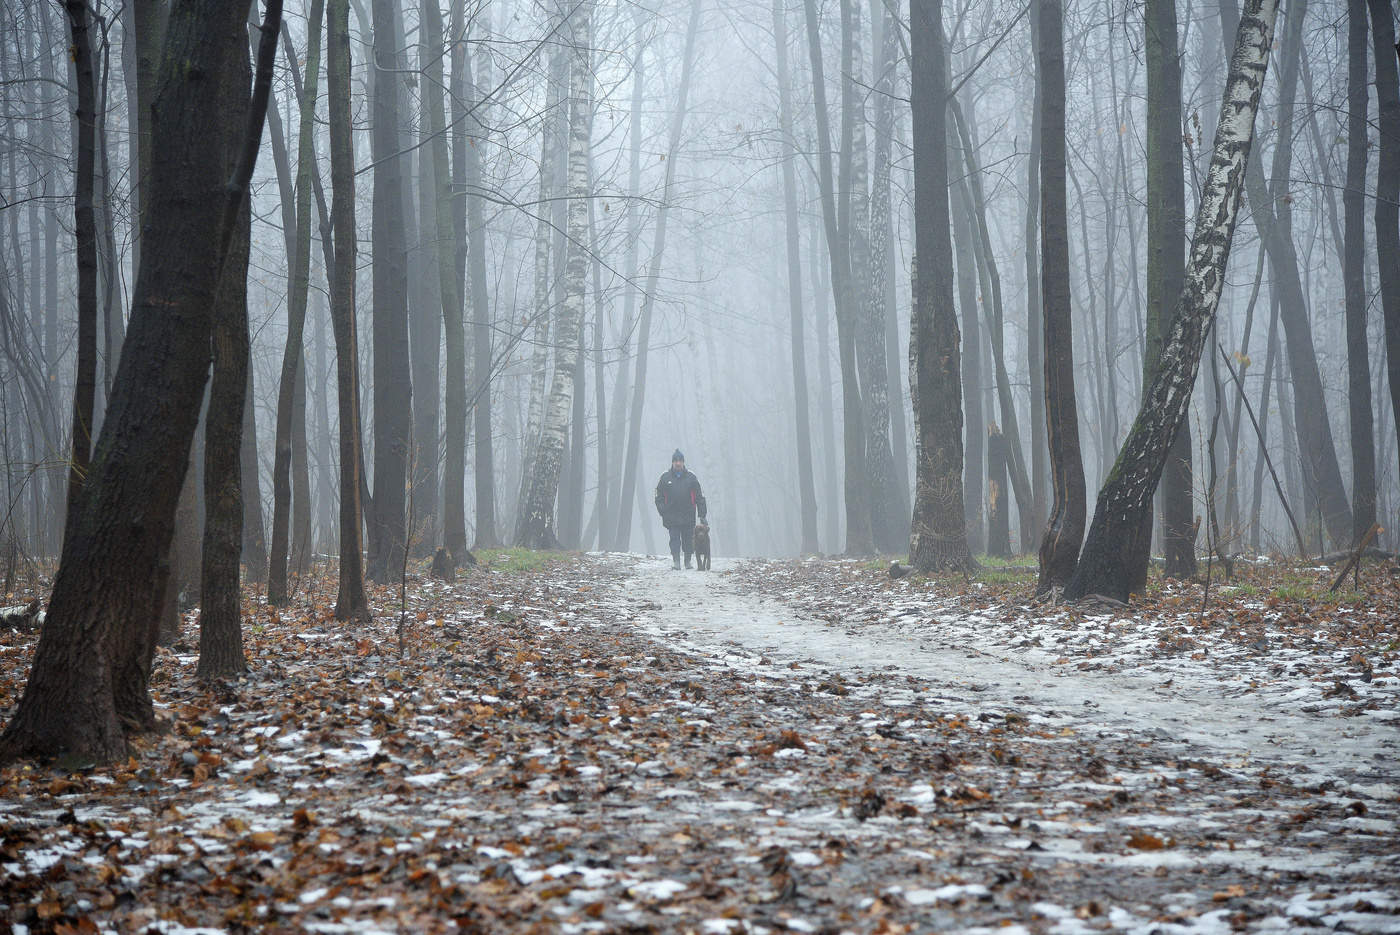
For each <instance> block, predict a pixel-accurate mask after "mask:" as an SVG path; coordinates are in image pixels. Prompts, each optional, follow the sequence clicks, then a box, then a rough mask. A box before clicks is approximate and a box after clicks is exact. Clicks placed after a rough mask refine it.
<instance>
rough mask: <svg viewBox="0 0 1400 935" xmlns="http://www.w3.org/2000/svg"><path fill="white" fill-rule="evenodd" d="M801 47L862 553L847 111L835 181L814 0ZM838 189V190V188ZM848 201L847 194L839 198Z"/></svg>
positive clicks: (849, 485) (854, 547) (860, 408)
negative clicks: (844, 213) (842, 208)
mask: <svg viewBox="0 0 1400 935" xmlns="http://www.w3.org/2000/svg"><path fill="white" fill-rule="evenodd" d="M803 9H804V11H805V13H806V19H807V49H808V52H809V55H810V58H811V62H812V104H813V111H814V113H815V115H816V130H817V168H818V172H817V175H818V184H819V186H820V188H821V201H822V223H823V226H824V227H825V229H826V248H827V253H828V255H829V257H830V260H831V286H832V297H833V299H834V300H835V306H836V341H837V347H838V352H839V359H840V364H841V413H842V425H843V432H842V440H843V449H844V454H845V473H844V475H843V478H844V487H845V497H846V553H847V554H849V555H864V554H867V553H869V552H870V551H871V550H872V548H873V547H874V543H873V541H872V538H871V523H870V483H869V477H868V475H867V470H866V459H865V409H864V401H863V400H862V399H861V393H860V385H859V383H858V381H857V375H856V348H855V343H856V334H855V331H856V328H857V326H858V324H857V321H856V318H857V315H856V309H857V307H858V302H859V298H858V295H859V294H858V293H857V292H856V291H855V289H854V288H853V283H852V280H851V276H852V274H851V252H850V247H851V239H850V229H849V226H848V225H847V224H842V223H841V220H840V219H838V213H837V201H838V197H837V196H838V193H841V194H844V193H847V192H849V190H850V169H851V161H850V158H849V156H850V151H851V134H852V132H853V125H854V123H853V115H852V114H851V113H849V112H848V111H847V110H846V109H843V112H842V119H841V152H842V156H843V158H842V160H841V179H840V181H839V182H838V181H837V180H836V179H835V178H834V177H833V172H832V166H831V127H830V118H829V117H828V112H827V106H826V71H825V68H824V67H823V65H822V46H821V30H820V24H819V23H818V21H817V6H816V0H804V3H803ZM838 189H839V192H838ZM841 201H842V203H843V204H849V199H848V198H842V199H841Z"/></svg>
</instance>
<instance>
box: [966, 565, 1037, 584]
mask: <svg viewBox="0 0 1400 935" xmlns="http://www.w3.org/2000/svg"><path fill="white" fill-rule="evenodd" d="M972 579H973V580H974V581H980V582H982V583H983V584H1012V585H1022V584H1035V579H1036V575H1035V572H1033V571H998V570H997V569H995V568H988V569H983V570H982V571H979V572H976V573H975V574H973V576H972Z"/></svg>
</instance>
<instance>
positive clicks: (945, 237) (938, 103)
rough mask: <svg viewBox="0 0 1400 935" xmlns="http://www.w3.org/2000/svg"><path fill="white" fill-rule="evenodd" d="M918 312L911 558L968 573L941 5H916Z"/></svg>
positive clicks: (912, 7) (915, 0)
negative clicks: (949, 216)
mask: <svg viewBox="0 0 1400 935" xmlns="http://www.w3.org/2000/svg"><path fill="white" fill-rule="evenodd" d="M909 34H910V46H911V48H912V49H913V55H912V57H911V59H910V72H911V76H912V86H911V98H912V102H913V103H912V111H911V112H912V115H913V130H914V253H915V256H916V257H917V258H918V259H917V261H916V264H915V278H914V311H913V318H912V322H911V326H910V335H909V373H910V382H911V384H912V386H911V394H912V396H913V398H914V441H915V461H914V464H915V472H914V517H913V523H912V525H911V531H910V535H909V561H910V563H911V564H913V566H914V567H915V568H917V569H918V570H920V571H923V572H929V571H939V570H964V569H967V568H970V567H971V566H972V564H973V562H972V555H971V553H970V552H969V551H968V548H967V534H966V528H967V527H966V518H965V516H964V511H963V503H962V484H963V478H962V472H963V452H962V387H961V385H960V381H961V378H962V374H961V369H962V367H961V364H960V362H959V359H958V356H959V349H958V340H959V338H958V318H957V311H956V308H955V306H954V305H953V244H952V240H951V237H950V235H949V219H948V129H947V120H948V117H947V113H948V107H947V100H948V85H947V64H946V61H945V58H944V56H945V55H946V52H945V50H944V45H943V2H942V0H912V2H911V3H910V4H909Z"/></svg>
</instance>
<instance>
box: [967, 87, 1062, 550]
mask: <svg viewBox="0 0 1400 935" xmlns="http://www.w3.org/2000/svg"><path fill="white" fill-rule="evenodd" d="M949 106H950V108H951V110H952V114H953V120H954V122H955V123H956V124H957V127H958V138H959V139H960V140H961V142H962V150H963V162H964V164H965V166H966V168H967V184H966V185H959V188H960V189H961V191H962V193H963V195H964V200H965V201H966V206H965V208H964V210H965V211H966V212H967V213H968V214H969V215H970V216H971V217H972V218H973V219H974V220H975V221H976V224H977V231H976V236H975V237H974V238H973V247H974V249H975V254H976V257H977V263H978V267H979V269H980V270H981V280H982V296H983V305H984V308H986V309H987V311H988V319H987V332H988V333H989V334H990V336H991V345H992V364H993V370H994V372H995V376H996V387H997V403H998V406H997V408H998V411H999V412H1000V413H1001V430H1002V433H1003V435H1004V436H1005V439H1006V446H1007V449H1008V460H1007V467H1008V469H1009V470H1010V473H1011V489H1012V491H1013V492H1014V493H1015V495H1016V511H1017V521H1018V524H1019V526H1020V538H1021V541H1020V543H1019V545H1020V548H1019V550H1018V551H1021V552H1026V551H1029V549H1030V537H1031V536H1033V535H1035V534H1036V532H1037V531H1039V528H1040V527H1039V526H1037V525H1036V523H1035V504H1034V497H1033V496H1032V494H1031V481H1030V475H1029V473H1027V471H1026V461H1025V455H1024V454H1023V453H1022V444H1021V429H1020V425H1019V420H1018V419H1017V418H1016V402H1015V400H1014V399H1013V398H1012V395H1011V377H1010V375H1009V374H1008V372H1007V367H1006V350H1005V346H1004V344H1005V323H1006V316H1005V313H1004V311H1003V309H1002V303H1001V274H1000V273H999V272H998V271H997V265H996V258H995V257H994V256H993V255H992V238H991V233H990V230H989V228H988V226H987V204H986V199H985V198H984V197H983V194H982V182H981V173H980V171H979V169H978V167H977V160H976V156H975V153H976V147H975V146H974V145H973V140H972V134H971V133H970V132H969V128H968V125H967V124H968V122H967V121H966V120H964V118H963V115H962V108H961V107H960V106H959V105H958V103H957V100H956V99H954V100H953V101H951V102H950V105H949ZM988 295H990V296H991V297H992V301H991V305H990V306H987V305H986V297H987V296H988Z"/></svg>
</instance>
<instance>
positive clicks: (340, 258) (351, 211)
mask: <svg viewBox="0 0 1400 935" xmlns="http://www.w3.org/2000/svg"><path fill="white" fill-rule="evenodd" d="M326 90H327V101H328V103H329V116H330V120H329V123H330V131H331V191H332V201H331V224H332V226H333V227H334V228H335V268H334V269H333V270H332V271H331V272H330V276H329V278H330V286H331V289H330V292H331V330H332V331H333V332H334V333H335V384H336V407H337V409H338V410H339V421H340V587H339V591H338V592H337V594H336V602H335V617H336V619H337V620H368V619H369V616H370V614H369V601H368V599H367V598H366V596H365V579H364V564H363V559H362V557H361V555H360V517H361V510H360V387H359V364H360V357H359V351H358V348H357V341H356V338H355V152H354V149H353V147H352V145H351V140H350V130H351V127H350V0H330V2H329V3H328V4H327V5H326Z"/></svg>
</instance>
